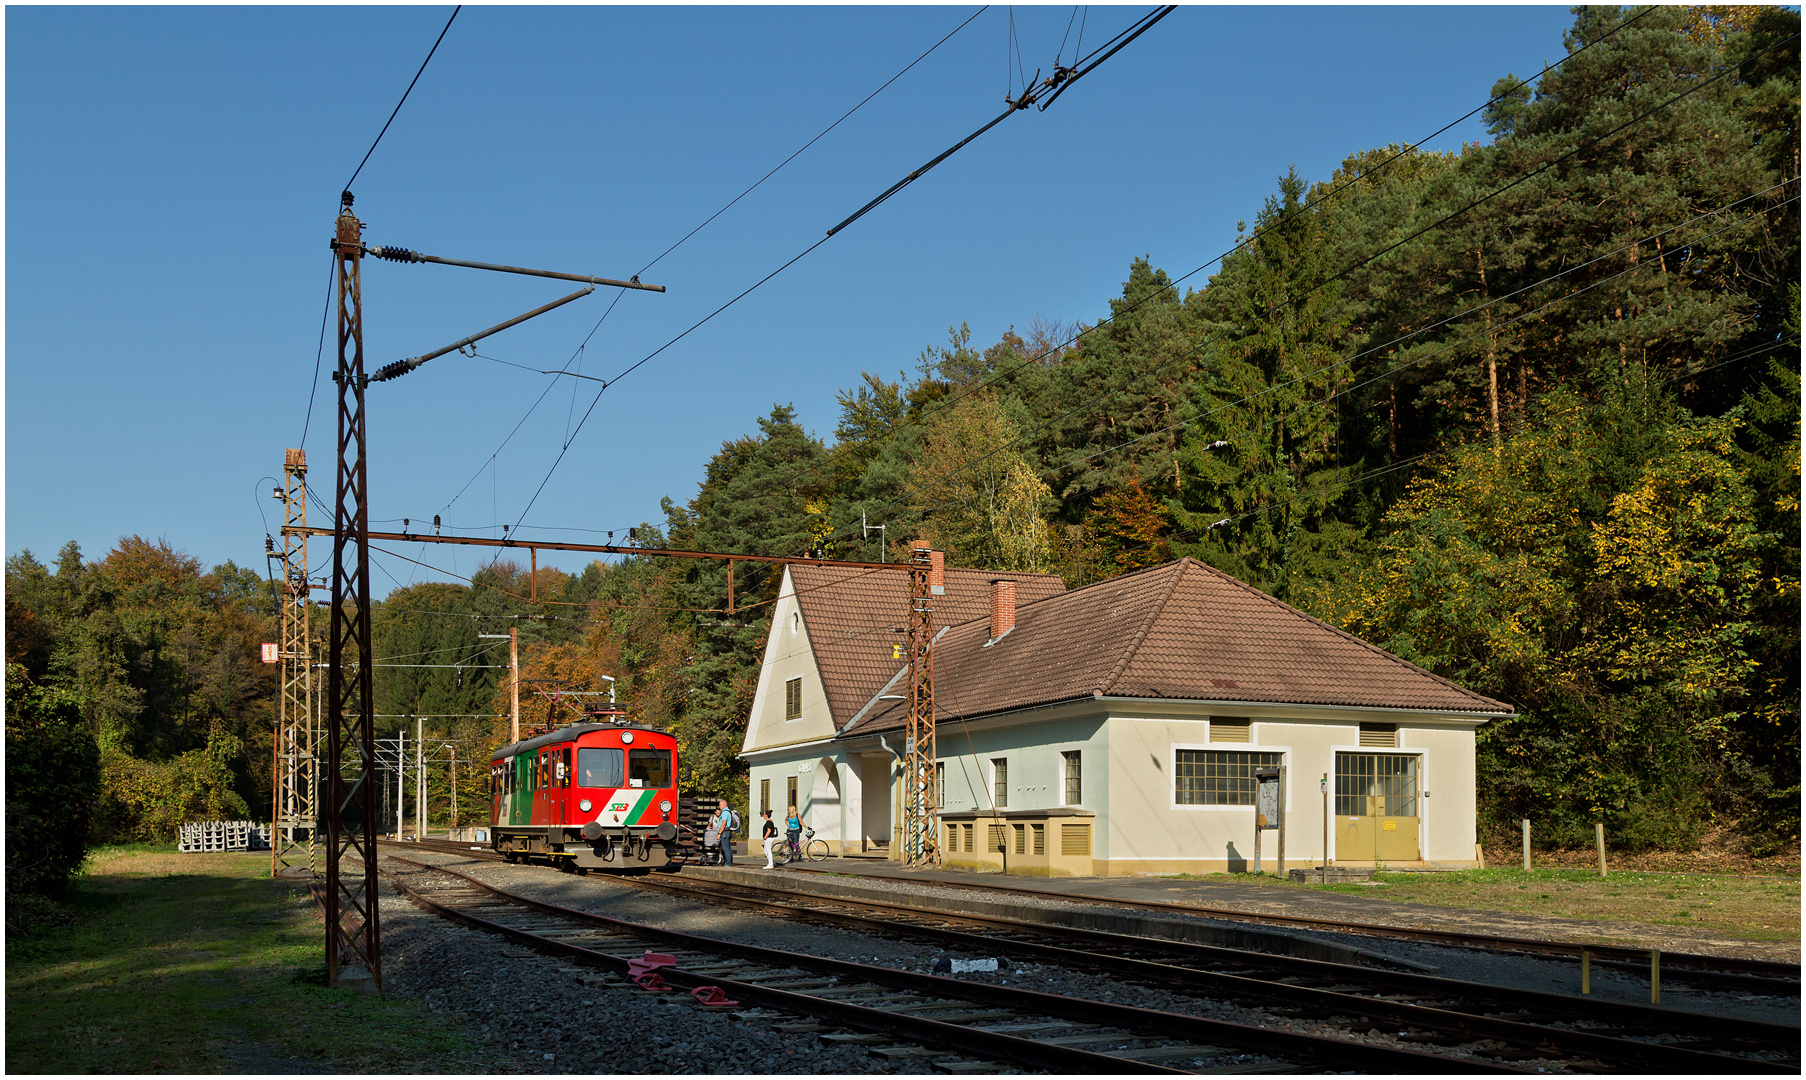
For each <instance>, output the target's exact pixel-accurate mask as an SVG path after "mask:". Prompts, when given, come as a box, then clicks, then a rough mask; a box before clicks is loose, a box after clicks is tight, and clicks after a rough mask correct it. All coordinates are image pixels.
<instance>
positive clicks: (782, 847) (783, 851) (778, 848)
mask: <svg viewBox="0 0 1806 1080" xmlns="http://www.w3.org/2000/svg"><path fill="white" fill-rule="evenodd" d="M771 861H772V864H773V865H775V866H783V865H785V864H786V863H788V862H789V861H790V845H789V844H786V843H785V842H784V841H782V840H779V841H778V842H777V843H775V844H773V845H771Z"/></svg>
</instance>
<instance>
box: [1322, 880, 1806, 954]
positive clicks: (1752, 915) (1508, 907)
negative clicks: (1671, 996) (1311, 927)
mask: <svg viewBox="0 0 1806 1080" xmlns="http://www.w3.org/2000/svg"><path fill="white" fill-rule="evenodd" d="M1294 887H1298V888H1310V889H1318V890H1322V891H1326V892H1339V893H1347V894H1350V895H1361V896H1369V897H1376V898H1381V899H1386V900H1394V901H1401V902H1405V903H1412V904H1435V905H1439V906H1447V907H1461V908H1471V909H1474V910H1479V911H1506V912H1515V913H1520V914H1526V915H1553V916H1560V917H1562V918H1570V919H1589V920H1594V921H1600V922H1634V923H1645V924H1649V925H1654V926H1686V927H1697V928H1701V929H1706V930H1712V931H1714V932H1717V933H1719V934H1722V935H1724V936H1726V937H1734V938H1743V939H1746V940H1750V941H1798V940H1800V882H1799V879H1797V878H1760V877H1707V876H1701V875H1685V874H1650V873H1642V872H1639V871H1634V870H1622V871H1613V872H1612V874H1611V876H1610V877H1607V878H1601V877H1600V876H1599V872H1598V871H1597V870H1593V871H1583V870H1531V871H1530V872H1528V873H1526V872H1524V871H1523V870H1458V871H1454V872H1450V873H1415V874H1413V873H1400V874H1388V873H1384V872H1382V873H1379V874H1376V875H1374V883H1373V884H1370V885H1306V886H1294Z"/></svg>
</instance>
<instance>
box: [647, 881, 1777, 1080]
mask: <svg viewBox="0 0 1806 1080" xmlns="http://www.w3.org/2000/svg"><path fill="white" fill-rule="evenodd" d="M631 883H632V884H634V885H636V886H639V887H642V888H652V889H656V890H659V891H661V892H665V893H670V894H674V895H681V896H685V897H686V898H689V899H695V900H704V901H709V902H714V903H724V904H731V905H735V906H739V907H743V908H750V909H754V910H759V911H761V912H763V913H766V914H772V915H781V916H788V917H792V918H798V919H803V920H806V921H809V922H812V923H818V924H819V923H833V924H835V925H838V926H841V927H843V928H846V929H849V930H855V931H858V932H863V933H873V934H888V935H893V936H895V935H906V936H909V937H913V938H916V939H919V940H924V941H929V942H932V943H934V944H937V945H940V946H942V947H945V948H951V949H956V950H961V951H965V952H967V953H970V954H976V955H1007V956H1010V957H1012V958H1015V959H1019V960H1033V961H1036V962H1040V963H1047V964H1058V965H1061V966H1064V967H1068V968H1073V969H1077V970H1092V971H1099V972H1104V973H1107V974H1109V975H1113V976H1118V977H1123V978H1127V979H1131V980H1134V981H1138V982H1142V983H1145V984H1148V985H1152V986H1156V987H1160V988H1162V989H1177V990H1178V991H1179V992H1182V993H1185V994H1187V995H1190V996H1194V997H1200V998H1208V999H1214V1000H1220V1001H1229V1002H1238V1003H1246V1002H1260V1003H1261V1004H1262V1007H1263V1008H1265V1009H1267V1010H1268V1011H1273V1012H1278V1013H1281V1014H1282V1015H1286V1016H1290V1017H1293V1018H1296V1019H1309V1020H1316V1021H1327V1020H1334V1019H1335V1018H1340V1022H1341V1024H1343V1025H1344V1026H1348V1025H1352V1026H1354V1027H1355V1028H1362V1027H1364V1026H1365V1025H1366V1024H1382V1025H1385V1026H1386V1029H1387V1030H1400V1029H1402V1037H1403V1038H1406V1039H1408V1040H1410V1041H1418V1042H1424V1043H1431V1044H1439V1045H1451V1044H1461V1043H1469V1042H1474V1041H1477V1040H1490V1041H1493V1042H1497V1043H1500V1044H1503V1046H1504V1047H1505V1048H1506V1049H1504V1050H1502V1051H1498V1052H1496V1053H1495V1056H1498V1057H1501V1058H1503V1059H1506V1060H1511V1059H1517V1060H1531V1059H1540V1058H1549V1057H1556V1058H1561V1059H1565V1060H1568V1061H1573V1062H1580V1063H1584V1064H1585V1066H1586V1067H1588V1068H1590V1069H1596V1068H1611V1067H1617V1068H1631V1069H1638V1070H1642V1071H1650V1072H1697V1073H1724V1072H1798V1071H1799V1055H1798V1050H1799V1039H1800V1031H1799V1029H1798V1028H1790V1027H1785V1026H1782V1025H1776V1024H1765V1023H1759V1022H1756V1021H1748V1020H1738V1019H1733V1018H1725V1017H1718V1016H1706V1015H1700V1014H1694V1013H1684V1012H1678V1011H1675V1010H1670V1009H1657V1008H1651V1007H1648V1006H1640V1005H1629V1004H1623V1003H1619V1002H1609V1001H1600V1000H1596V999H1588V998H1574V997H1568V996H1565V995H1560V994H1547V993H1539V992H1535V991H1525V990H1515V989H1509V988H1504V987H1497V986H1491V985H1488V984H1484V983H1472V982H1463V981H1459V980H1454V979H1446V978H1439V977H1435V976H1428V975H1419V974H1412V973H1404V972H1393V971H1382V970H1376V969H1372V968H1366V967H1356V966H1353V965H1348V964H1337V963H1330V962H1326V961H1321V960H1308V959H1301V958H1298V957H1292V956H1281V955H1274V954H1270V953H1262V952H1252V951H1248V950H1241V949H1229V948H1223V947H1220V946H1212V945H1200V944H1195V943H1192V942H1183V941H1168V940H1160V939H1150V938H1144V937H1132V936H1129V935H1125V934H1116V933H1109V932H1105V931H1097V930H1083V929H1077V928H1072V927H1063V926H1050V925H1048V924H1045V923H1037V922H1029V921H1025V920H1018V919H1006V918H997V917H977V916H971V915H962V916H952V915H947V914H945V913H941V912H929V911H923V910H921V909H918V908H914V907H911V906H909V905H907V904H887V903H880V902H876V901H866V900H861V901H848V900H840V899H829V898H824V897H817V896H809V897H798V896H796V895H795V894H794V893H792V892H789V891H787V890H779V889H766V888H761V887H759V886H756V885H748V884H743V883H740V882H726V881H721V880H718V879H702V880H691V879H682V878H675V877H661V878H642V879H635V880H633V881H632V882H631ZM1356 1021H1360V1023H1356Z"/></svg>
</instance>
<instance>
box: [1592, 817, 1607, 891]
mask: <svg viewBox="0 0 1806 1080" xmlns="http://www.w3.org/2000/svg"><path fill="white" fill-rule="evenodd" d="M1593 846H1594V847H1597V848H1598V849H1599V876H1600V877H1604V876H1605V822H1603V821H1595V822H1593Z"/></svg>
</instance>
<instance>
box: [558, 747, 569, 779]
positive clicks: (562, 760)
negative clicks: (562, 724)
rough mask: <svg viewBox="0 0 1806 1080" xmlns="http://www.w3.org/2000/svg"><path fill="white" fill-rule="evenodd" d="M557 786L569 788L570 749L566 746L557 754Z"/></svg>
mask: <svg viewBox="0 0 1806 1080" xmlns="http://www.w3.org/2000/svg"><path fill="white" fill-rule="evenodd" d="M558 786H559V787H561V788H568V787H570V786H571V748H570V747H568V746H567V747H565V748H564V749H563V750H560V751H559V752H558Z"/></svg>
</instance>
